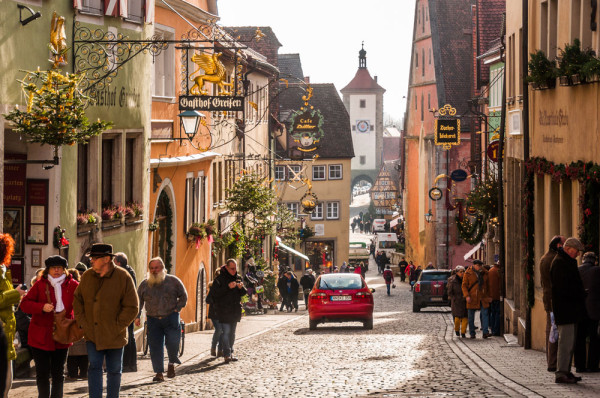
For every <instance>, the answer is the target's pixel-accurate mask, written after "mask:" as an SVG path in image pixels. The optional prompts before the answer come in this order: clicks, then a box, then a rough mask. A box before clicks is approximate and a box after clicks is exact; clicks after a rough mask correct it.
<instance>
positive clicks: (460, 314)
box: [447, 274, 469, 318]
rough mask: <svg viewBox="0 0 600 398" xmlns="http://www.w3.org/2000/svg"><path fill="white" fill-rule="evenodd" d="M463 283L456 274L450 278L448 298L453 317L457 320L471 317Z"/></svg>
mask: <svg viewBox="0 0 600 398" xmlns="http://www.w3.org/2000/svg"><path fill="white" fill-rule="evenodd" d="M462 281H463V280H462V278H459V276H458V275H456V274H454V275H452V276H451V277H450V278H448V285H447V286H448V287H447V289H448V297H449V298H450V305H451V307H452V316H453V317H456V318H466V317H467V316H468V315H469V313H468V312H467V300H466V299H465V298H464V296H463V291H462Z"/></svg>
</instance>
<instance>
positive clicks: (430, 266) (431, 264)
mask: <svg viewBox="0 0 600 398" xmlns="http://www.w3.org/2000/svg"><path fill="white" fill-rule="evenodd" d="M425 269H435V267H434V266H433V263H432V262H431V261H430V262H429V264H427V267H425Z"/></svg>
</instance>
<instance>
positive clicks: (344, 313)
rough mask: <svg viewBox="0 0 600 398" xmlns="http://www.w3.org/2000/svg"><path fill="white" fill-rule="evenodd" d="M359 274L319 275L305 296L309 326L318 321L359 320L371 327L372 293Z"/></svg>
mask: <svg viewBox="0 0 600 398" xmlns="http://www.w3.org/2000/svg"><path fill="white" fill-rule="evenodd" d="M374 292H375V289H369V287H368V286H367V283H366V282H365V280H364V279H363V278H362V277H361V275H360V274H346V273H343V274H338V273H336V274H325V275H321V276H319V278H318V279H317V281H316V282H315V286H314V287H313V289H312V291H311V292H310V295H309V296H308V316H309V328H310V330H315V329H316V328H317V325H318V324H319V323H325V322H352V321H353V322H362V323H363V326H364V328H365V329H373V293H374Z"/></svg>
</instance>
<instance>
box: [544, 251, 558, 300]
mask: <svg viewBox="0 0 600 398" xmlns="http://www.w3.org/2000/svg"><path fill="white" fill-rule="evenodd" d="M556 253H557V252H556V251H555V250H552V249H550V250H548V252H546V254H544V255H543V256H542V258H541V260H540V282H541V284H542V301H543V302H544V310H546V312H552V281H551V280H550V266H551V265H552V260H554V257H556Z"/></svg>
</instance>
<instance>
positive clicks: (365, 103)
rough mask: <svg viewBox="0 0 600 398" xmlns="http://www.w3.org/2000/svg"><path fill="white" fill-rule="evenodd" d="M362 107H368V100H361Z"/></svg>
mask: <svg viewBox="0 0 600 398" xmlns="http://www.w3.org/2000/svg"><path fill="white" fill-rule="evenodd" d="M360 107H361V108H366V107H367V100H364V99H361V100H360Z"/></svg>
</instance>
